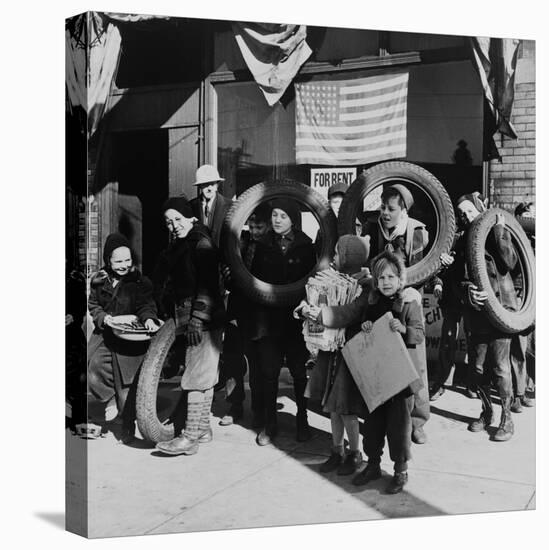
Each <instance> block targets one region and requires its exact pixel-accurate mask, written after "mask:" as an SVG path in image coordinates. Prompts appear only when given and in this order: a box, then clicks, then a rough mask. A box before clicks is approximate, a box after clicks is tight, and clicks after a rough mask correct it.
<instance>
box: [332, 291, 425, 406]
mask: <svg viewBox="0 0 549 550" xmlns="http://www.w3.org/2000/svg"><path fill="white" fill-rule="evenodd" d="M388 311H391V312H392V313H393V316H394V317H395V318H396V319H399V320H400V322H401V323H402V324H403V325H404V326H405V327H406V334H403V335H402V337H403V339H404V342H405V344H406V347H407V348H408V352H409V353H410V358H411V359H412V362H413V363H414V366H415V368H416V370H417V372H418V376H419V377H420V379H421V373H423V372H424V371H425V370H426V368H427V356H426V352H425V327H424V323H423V310H422V307H421V294H420V293H419V292H418V291H417V290H416V289H414V288H406V289H404V290H402V291H401V292H400V293H398V294H397V296H396V297H395V298H394V299H388V298H385V297H384V296H382V295H381V294H380V293H379V292H378V291H377V290H371V291H370V292H363V293H362V294H361V295H360V296H359V297H358V298H357V299H356V300H354V302H352V303H351V304H348V305H344V306H339V307H323V308H322V324H324V325H325V326H327V327H330V328H341V327H347V326H349V325H353V324H356V323H362V322H363V321H367V320H369V321H377V319H379V318H380V317H382V316H383V315H384V314H385V313H387V312H388ZM358 329H359V327H358ZM356 332H358V330H356V329H355V331H354V333H355V334H356ZM349 336H350V335H349ZM418 389H419V387H418V386H414V387H413V388H407V389H406V390H404V392H405V393H406V394H407V395H411V393H412V392H413V391H417V390H418Z"/></svg>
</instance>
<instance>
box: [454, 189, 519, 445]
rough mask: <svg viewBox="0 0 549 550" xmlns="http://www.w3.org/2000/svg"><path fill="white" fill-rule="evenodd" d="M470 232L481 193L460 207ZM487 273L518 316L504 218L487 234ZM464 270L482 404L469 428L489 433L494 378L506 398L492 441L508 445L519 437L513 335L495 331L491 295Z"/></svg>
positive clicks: (512, 255) (473, 359)
mask: <svg viewBox="0 0 549 550" xmlns="http://www.w3.org/2000/svg"><path fill="white" fill-rule="evenodd" d="M456 207H457V210H458V213H459V215H460V216H461V219H462V222H463V224H464V225H465V227H466V233H468V231H469V230H470V227H471V224H472V223H473V221H474V220H475V219H476V218H477V217H478V216H479V215H480V214H481V212H482V211H483V210H484V208H483V203H482V201H480V200H479V197H478V194H475V193H472V194H467V195H463V196H461V197H460V198H459V199H458V201H457V204H456ZM484 257H485V260H486V269H487V271H488V276H489V279H490V284H491V286H492V289H493V291H494V293H495V294H496V296H497V297H498V299H499V301H500V303H501V304H502V305H503V307H504V308H506V309H508V310H511V311H516V309H517V296H516V291H515V286H514V283H513V279H512V277H511V271H512V270H513V269H514V267H515V266H516V263H517V254H516V252H515V250H514V247H513V244H512V242H511V236H510V233H509V231H508V230H507V229H506V228H505V218H504V217H503V215H499V214H498V215H497V216H496V224H495V225H494V227H493V228H492V229H491V231H490V233H489V234H488V238H487V239H486V243H485V256H484ZM462 261H463V262H464V265H463V266H462V268H461V270H460V271H461V273H462V280H461V281H460V283H461V289H462V300H463V303H464V304H465V308H464V312H465V315H466V317H467V320H468V323H467V324H468V326H469V329H470V348H471V352H472V357H471V359H470V363H471V365H472V367H473V369H474V371H473V372H474V378H475V385H476V390H477V392H478V395H479V397H480V399H481V402H482V412H481V415H480V417H479V419H478V420H475V421H473V422H471V423H470V424H469V427H468V429H469V431H472V432H481V431H483V430H486V429H488V427H489V426H490V424H491V422H492V419H493V414H494V413H493V407H492V399H491V391H490V390H491V382H492V378H493V379H494V380H493V381H494V383H495V386H496V388H497V391H498V394H499V397H500V399H501V409H502V410H501V419H500V424H499V427H498V429H497V431H496V433H495V434H494V436H493V440H494V441H508V440H509V439H511V437H512V436H513V433H514V425H513V420H512V418H511V405H512V402H513V385H512V380H511V362H510V353H511V339H512V337H511V335H510V334H507V333H504V332H502V331H500V330H499V329H497V328H496V327H494V326H493V325H492V323H491V322H490V319H489V317H488V316H487V315H486V313H485V312H484V311H483V308H484V305H485V302H486V299H487V297H488V295H487V292H486V291H485V290H483V289H479V288H478V287H477V286H476V285H475V284H474V283H473V282H472V281H471V280H470V277H469V273H468V268H467V264H466V262H465V260H464V259H463V260H462Z"/></svg>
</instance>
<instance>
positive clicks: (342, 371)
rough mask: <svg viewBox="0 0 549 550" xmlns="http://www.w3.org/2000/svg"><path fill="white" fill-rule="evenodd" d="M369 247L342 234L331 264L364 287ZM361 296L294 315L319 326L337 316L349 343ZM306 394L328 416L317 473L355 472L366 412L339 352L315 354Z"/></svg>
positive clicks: (302, 307) (310, 307) (365, 240)
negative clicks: (326, 443) (326, 448)
mask: <svg viewBox="0 0 549 550" xmlns="http://www.w3.org/2000/svg"><path fill="white" fill-rule="evenodd" d="M369 247H370V245H369V238H362V237H358V236H355V235H343V236H342V237H340V238H339V240H338V241H337V244H336V248H335V256H334V261H333V265H334V267H335V269H337V270H338V271H340V272H341V273H345V274H347V275H350V276H351V277H354V278H355V279H357V280H358V281H359V283H360V285H361V286H363V287H367V286H368V284H369V282H370V281H371V277H370V275H369V271H368V270H366V269H363V266H365V265H366V262H367V261H368V254H369ZM367 294H368V290H367V288H364V290H363V294H361V295H360V296H363V297H364V296H366V295H367ZM360 296H359V298H357V300H355V302H353V304H349V306H347V305H346V306H333V307H325V308H324V309H322V310H321V308H320V307H318V306H313V305H310V304H308V303H307V302H306V301H303V302H302V303H301V304H300V305H299V306H298V307H297V308H296V309H295V311H294V314H295V315H297V316H302V317H306V318H308V319H311V320H314V321H317V322H320V323H322V314H323V315H324V317H326V318H328V319H331V318H333V317H334V316H339V318H340V324H341V323H342V324H345V326H346V327H347V328H346V333H345V339H346V340H349V339H350V338H352V337H353V336H354V335H355V334H356V333H357V332H359V331H360V325H359V323H358V321H359V319H358V316H357V315H356V313H360V312H361V309H362V308H361V307H357V302H358V303H359V299H360ZM353 312H355V313H353ZM306 395H307V397H309V398H317V399H318V400H319V401H320V403H321V405H322V409H323V411H324V412H328V413H330V423H331V427H332V450H331V454H330V457H329V458H328V460H326V462H323V463H322V464H321V465H320V471H321V472H323V473H327V472H331V471H333V470H336V469H337V474H338V475H351V474H354V473H356V472H357V470H358V468H359V467H360V465H361V464H362V454H361V452H360V447H359V445H360V441H359V439H360V437H359V436H360V432H359V421H358V417H359V416H360V417H362V418H364V417H366V416H367V414H368V410H367V408H366V404H365V403H364V399H363V398H362V396H361V395H360V391H359V390H358V388H357V386H356V384H355V381H354V380H353V377H352V376H351V373H350V371H349V368H348V367H347V365H346V363H345V360H344V358H343V354H342V353H341V351H340V350H338V351H332V352H329V351H319V352H318V356H317V361H316V365H315V367H314V369H313V371H312V374H311V377H310V379H309V384H308V386H307V392H306ZM345 432H346V433H347V438H348V440H349V454H348V455H347V456H345V450H344V435H345Z"/></svg>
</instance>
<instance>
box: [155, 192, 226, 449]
mask: <svg viewBox="0 0 549 550" xmlns="http://www.w3.org/2000/svg"><path fill="white" fill-rule="evenodd" d="M162 211H163V215H164V221H165V223H166V226H167V227H168V230H169V232H170V234H171V236H172V238H173V240H172V243H171V244H170V245H169V247H168V248H167V249H166V250H165V251H164V252H163V253H162V254H161V255H160V257H159V259H158V262H157V265H156V268H155V272H154V275H153V282H154V287H155V295H156V299H157V303H158V304H159V308H160V311H161V313H162V315H163V316H164V317H168V316H173V317H174V318H175V326H176V342H175V345H174V346H175V347H174V350H175V353H176V354H177V357H178V361H179V363H180V364H184V365H185V370H184V372H183V375H182V377H181V389H182V390H183V391H184V392H185V394H186V398H187V407H186V417H185V424H184V426H185V427H184V430H183V431H182V433H181V434H179V435H177V436H176V437H174V438H173V439H171V440H169V441H162V442H160V443H158V444H157V445H156V448H157V450H159V451H161V452H162V453H164V454H168V455H193V454H195V453H197V452H198V448H199V443H207V442H209V441H211V440H212V437H213V434H212V430H211V427H210V411H211V406H212V401H213V392H214V386H215V384H216V383H217V381H218V376H219V355H220V353H221V347H222V340H223V326H224V324H225V307H224V303H223V297H222V294H221V289H220V284H219V281H220V277H219V253H218V250H217V248H216V246H215V244H214V242H213V240H212V237H211V234H210V232H209V230H208V228H207V227H205V226H204V225H203V224H201V223H199V222H198V221H197V219H196V218H195V217H194V216H193V211H192V209H191V206H190V204H189V201H188V200H187V199H186V198H185V197H182V196H180V197H172V198H169V199H168V200H167V201H166V203H165V204H164V206H163V208H162ZM178 420H179V419H174V425H176V426H177V425H179V422H178Z"/></svg>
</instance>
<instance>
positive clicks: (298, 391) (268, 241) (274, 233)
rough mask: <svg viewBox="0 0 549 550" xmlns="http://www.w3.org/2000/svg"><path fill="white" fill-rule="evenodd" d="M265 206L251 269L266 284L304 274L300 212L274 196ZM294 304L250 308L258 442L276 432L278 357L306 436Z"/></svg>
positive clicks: (307, 248) (310, 256)
mask: <svg viewBox="0 0 549 550" xmlns="http://www.w3.org/2000/svg"><path fill="white" fill-rule="evenodd" d="M270 206H271V225H272V230H270V231H269V232H268V233H267V234H266V235H265V237H264V238H263V239H262V240H261V241H260V242H259V243H258V246H257V249H256V253H255V257H254V260H253V263H252V267H251V273H252V274H253V275H254V276H255V277H257V278H258V279H260V280H262V281H265V282H267V283H271V284H276V285H281V284H288V283H292V282H296V281H298V280H300V279H302V278H303V277H306V276H307V275H308V274H309V273H310V272H311V270H312V269H313V268H314V266H315V264H316V254H315V249H314V245H313V242H312V240H311V239H310V238H309V237H308V236H307V235H306V234H305V233H303V232H302V231H301V230H300V229H298V226H299V221H300V210H299V206H298V204H297V203H296V202H295V201H293V200H291V199H285V198H278V199H274V200H272V201H271V205H270ZM296 305H297V303H294V304H289V305H288V306H282V307H277V306H265V305H259V304H257V305H255V307H254V308H253V311H252V312H251V315H253V318H254V322H255V331H256V335H257V336H258V338H257V351H258V360H259V363H260V366H261V374H260V376H261V384H262V387H263V410H262V412H261V413H259V415H260V416H258V417H257V418H256V421H257V424H261V425H262V429H261V431H260V432H259V434H258V436H257V439H256V442H257V444H258V445H260V446H263V445H268V444H269V443H271V441H272V439H273V438H274V437H276V435H277V433H278V422H277V395H278V378H279V376H280V370H281V368H282V366H283V364H284V361H285V362H286V366H287V367H288V369H289V370H290V373H291V374H292V378H293V385H294V394H295V400H296V405H297V415H296V438H297V440H298V441H306V440H308V439H310V437H311V432H310V428H309V423H308V419H307V399H306V397H305V387H306V385H307V372H306V368H305V362H306V360H307V357H308V352H307V348H306V347H305V341H304V339H303V334H302V325H301V323H300V322H299V320H297V319H295V318H294V317H293V309H294V308H295V306H296Z"/></svg>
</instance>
